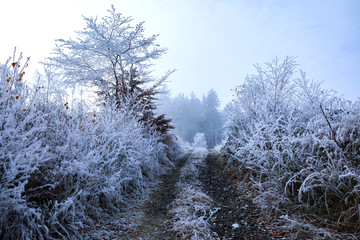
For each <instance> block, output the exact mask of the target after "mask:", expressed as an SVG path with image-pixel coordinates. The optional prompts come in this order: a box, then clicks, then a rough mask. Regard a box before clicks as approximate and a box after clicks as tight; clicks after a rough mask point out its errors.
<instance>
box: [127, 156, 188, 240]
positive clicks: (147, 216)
mask: <svg viewBox="0 0 360 240" xmlns="http://www.w3.org/2000/svg"><path fill="white" fill-rule="evenodd" d="M188 158H189V154H188V155H185V156H183V157H181V158H180V159H178V160H177V162H176V163H175V168H174V169H172V170H170V171H169V172H168V173H166V174H164V175H162V176H161V178H160V180H161V181H160V183H159V184H158V185H157V186H156V188H155V189H154V191H152V193H151V194H150V196H149V199H148V200H147V201H146V202H145V204H144V208H143V212H144V216H143V218H142V220H141V223H140V224H139V226H137V227H136V228H135V229H133V230H132V231H131V233H130V235H129V236H128V237H127V238H126V239H129V240H130V239H143V240H160V239H161V240H166V239H172V238H171V237H170V236H169V235H170V233H169V232H168V230H167V228H166V226H165V223H166V222H168V220H169V216H168V215H167V211H168V206H169V204H170V203H171V202H172V201H173V200H174V199H175V196H176V192H175V189H176V187H175V185H176V183H177V182H178V180H179V176H180V170H181V168H182V167H183V166H184V164H185V163H186V161H187V160H188Z"/></svg>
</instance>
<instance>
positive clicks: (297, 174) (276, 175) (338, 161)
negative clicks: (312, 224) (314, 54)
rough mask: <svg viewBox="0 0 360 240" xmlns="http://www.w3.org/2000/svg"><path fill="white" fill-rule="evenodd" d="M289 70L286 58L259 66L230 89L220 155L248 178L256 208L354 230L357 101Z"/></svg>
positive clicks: (357, 184)
mask: <svg viewBox="0 0 360 240" xmlns="http://www.w3.org/2000/svg"><path fill="white" fill-rule="evenodd" d="M295 67H296V63H295V62H294V60H293V59H292V58H286V59H285V60H284V61H283V62H282V63H280V62H279V60H277V59H276V60H274V61H272V62H270V63H267V64H266V66H265V68H263V67H261V66H259V65H258V66H257V67H256V68H257V74H255V75H251V76H248V77H247V78H246V80H245V84H244V85H243V86H240V87H238V88H237V90H236V99H235V100H234V101H233V103H232V104H231V105H230V106H229V107H228V110H229V111H228V112H229V121H228V123H227V125H228V128H229V131H228V140H227V143H226V144H225V146H224V147H223V148H222V150H221V151H222V155H223V156H224V157H226V158H227V159H228V161H229V162H232V163H235V164H236V165H238V166H239V170H240V172H241V173H247V175H246V176H250V179H251V180H252V182H253V183H254V184H255V186H257V189H258V193H259V195H258V197H257V198H256V199H255V201H256V202H258V203H259V204H260V205H261V206H263V207H265V208H271V209H273V210H281V211H288V210H289V209H290V208H286V207H287V206H291V207H292V208H293V206H294V205H297V206H298V207H297V209H301V211H302V212H303V213H305V212H306V213H315V214H317V215H319V216H322V217H326V218H327V219H328V220H330V221H333V222H335V223H338V224H345V225H347V226H351V227H353V230H354V229H358V227H356V226H359V223H360V215H359V212H360V209H359V194H360V191H359V187H360V182H359V176H360V167H359V149H360V145H359V139H358V136H359V121H360V115H359V106H360V105H359V102H356V103H353V104H351V103H349V102H347V101H345V100H343V99H340V98H337V97H335V96H334V94H333V93H332V92H330V91H326V90H323V89H321V88H320V84H318V83H316V82H313V81H310V80H308V79H307V78H306V75H305V73H304V72H301V71H300V76H299V77H295V76H294V72H295ZM249 174H250V175H249ZM244 176H245V175H244ZM300 206H301V207H300ZM284 209H287V210H284ZM293 209H294V208H293Z"/></svg>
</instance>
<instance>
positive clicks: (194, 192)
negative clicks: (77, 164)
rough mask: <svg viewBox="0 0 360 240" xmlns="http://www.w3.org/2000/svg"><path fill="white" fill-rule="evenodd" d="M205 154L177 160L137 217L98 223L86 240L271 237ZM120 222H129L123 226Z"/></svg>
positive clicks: (248, 203) (250, 206)
mask: <svg viewBox="0 0 360 240" xmlns="http://www.w3.org/2000/svg"><path fill="white" fill-rule="evenodd" d="M205 151H206V150H205ZM205 156H206V152H205V154H203V155H202V156H201V157H199V156H197V155H196V154H195V153H194V152H193V153H191V154H188V155H185V156H183V157H182V158H180V159H179V160H178V161H177V162H176V167H175V168H174V169H172V170H171V171H169V172H168V173H167V174H165V175H163V176H162V177H161V181H160V182H159V184H158V185H157V186H156V188H155V189H154V190H153V191H152V192H151V194H150V195H149V198H148V200H146V201H145V202H144V204H143V205H141V206H138V207H137V208H136V209H133V211H132V212H135V213H136V214H135V215H137V216H138V217H130V215H126V216H127V217H126V218H127V219H126V218H125V219H123V220H122V221H120V220H119V219H118V220H119V221H118V220H116V221H113V220H112V221H110V222H109V223H106V224H100V225H99V226H98V227H97V229H101V231H102V232H99V233H101V234H97V236H98V237H92V238H88V239H91V240H95V239H96V240H99V239H107V240H110V239H112V240H115V239H116V240H119V239H123V240H135V239H136V240H170V239H174V240H176V239H193V240H194V239H196V240H202V239H219V240H220V239H221V240H223V239H272V238H271V237H270V236H269V235H268V234H267V233H265V231H262V230H261V228H260V227H259V225H258V223H257V218H258V211H257V210H256V208H255V206H254V205H253V204H252V203H251V200H248V199H246V198H242V197H241V194H240V193H239V192H238V191H236V188H235V187H234V185H233V183H232V182H231V181H230V180H229V178H228V176H227V175H226V174H224V173H223V171H222V170H223V168H222V167H221V166H220V163H219V160H218V157H217V156H216V154H213V153H210V154H208V155H207V157H206V158H205ZM214 212H215V213H214ZM123 222H129V224H128V225H127V226H125V227H121V226H124V224H123ZM102 233H104V234H102Z"/></svg>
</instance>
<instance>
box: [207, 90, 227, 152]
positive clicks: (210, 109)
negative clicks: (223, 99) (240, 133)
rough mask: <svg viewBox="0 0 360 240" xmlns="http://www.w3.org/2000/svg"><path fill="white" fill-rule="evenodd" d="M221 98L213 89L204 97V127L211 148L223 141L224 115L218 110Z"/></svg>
mask: <svg viewBox="0 0 360 240" xmlns="http://www.w3.org/2000/svg"><path fill="white" fill-rule="evenodd" d="M219 106H220V100H219V98H218V96H217V93H216V92H215V91H214V90H213V89H211V90H210V91H209V92H208V94H207V96H206V97H204V99H203V107H204V121H203V123H204V124H203V128H204V133H205V136H206V139H207V143H208V145H209V147H210V148H213V147H214V146H215V145H217V144H218V143H219V142H220V141H221V137H222V134H221V128H222V126H223V120H222V116H221V114H220V112H219V110H218V108H219Z"/></svg>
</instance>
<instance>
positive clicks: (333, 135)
mask: <svg viewBox="0 0 360 240" xmlns="http://www.w3.org/2000/svg"><path fill="white" fill-rule="evenodd" d="M320 109H321V112H322V114H323V116H324V118H325V120H326V122H327V124H328V125H329V128H330V131H331V138H332V139H333V140H334V142H335V143H336V145H337V146H338V147H339V148H340V149H341V150H342V148H341V147H340V144H339V143H338V141H337V140H336V132H335V131H334V130H333V128H332V127H331V124H330V121H329V119H328V118H327V117H326V115H325V112H324V109H323V108H322V105H321V104H320Z"/></svg>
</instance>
